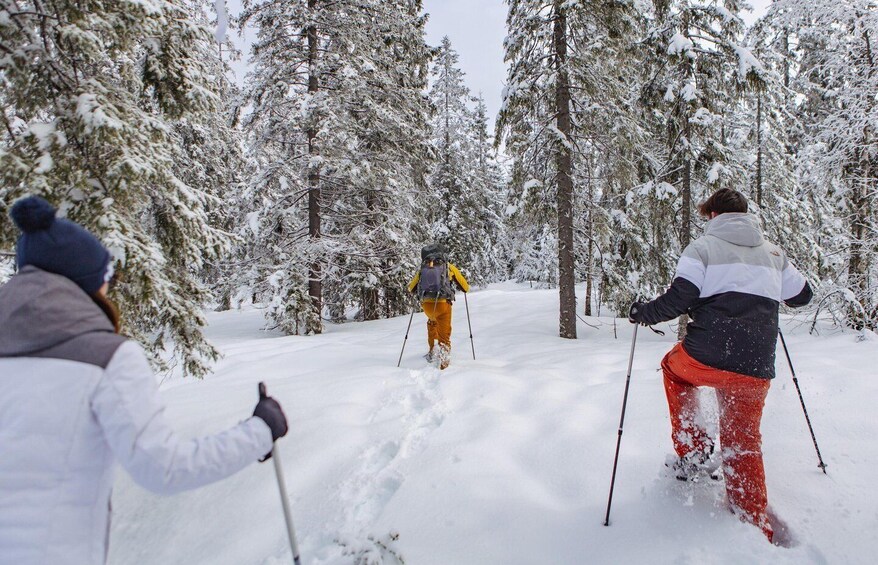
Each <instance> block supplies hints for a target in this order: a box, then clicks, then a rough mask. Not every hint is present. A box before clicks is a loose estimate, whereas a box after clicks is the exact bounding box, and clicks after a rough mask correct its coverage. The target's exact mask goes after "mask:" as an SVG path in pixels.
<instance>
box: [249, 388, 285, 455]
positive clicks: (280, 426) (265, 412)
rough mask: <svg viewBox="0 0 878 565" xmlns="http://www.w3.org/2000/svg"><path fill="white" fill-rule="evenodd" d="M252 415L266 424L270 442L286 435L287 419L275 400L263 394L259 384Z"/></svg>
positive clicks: (263, 390) (263, 389)
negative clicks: (257, 399)
mask: <svg viewBox="0 0 878 565" xmlns="http://www.w3.org/2000/svg"><path fill="white" fill-rule="evenodd" d="M253 415H254V416H256V417H257V418H262V421H263V422H265V423H266V424H268V427H269V428H270V429H271V441H276V440H277V439H278V438H282V437H284V436H285V435H287V430H288V428H287V417H286V416H284V411H283V410H281V407H280V404H278V402H277V400H275V399H273V398H272V397H270V396H268V395H267V394H265V385H264V384H262V383H259V402H258V403H257V404H256V409H255V410H253Z"/></svg>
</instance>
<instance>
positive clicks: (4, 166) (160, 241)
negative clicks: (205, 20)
mask: <svg viewBox="0 0 878 565" xmlns="http://www.w3.org/2000/svg"><path fill="white" fill-rule="evenodd" d="M193 16H194V14H193V13H192V11H191V10H190V9H189V7H188V6H187V5H186V4H184V3H183V2H181V1H179V0H167V1H161V2H158V1H154V0H145V1H143V2H139V3H136V4H132V3H130V2H117V1H112V0H110V1H107V2H100V3H93V2H86V3H82V2H73V1H68V0H59V1H57V2H53V3H51V4H45V3H43V2H34V1H19V0H15V1H13V0H2V1H0V52H2V57H0V81H2V84H3V88H2V89H0V106H2V108H3V111H2V120H3V126H4V127H3V134H2V135H3V138H2V141H0V178H2V183H0V202H2V205H0V214H3V215H5V214H6V213H7V210H8V207H9V206H10V205H11V203H12V201H13V200H14V199H16V198H17V197H19V196H21V195H24V194H27V193H35V194H40V195H42V196H45V197H46V198H48V199H49V200H50V201H51V202H53V203H55V204H56V205H58V206H59V209H60V213H61V214H63V215H66V216H67V217H69V218H71V219H73V220H75V221H77V222H80V223H82V224H84V225H85V226H87V227H88V228H89V229H91V230H93V231H94V232H96V233H97V234H99V235H100V236H101V238H102V239H103V240H104V242H106V243H107V245H108V246H109V247H110V249H111V251H112V253H113V255H114V258H115V260H116V270H117V272H119V273H121V275H122V282H121V284H119V285H118V286H117V287H116V289H115V290H114V291H112V294H111V296H112V298H113V299H114V300H116V301H117V302H118V303H119V306H120V308H121V310H122V312H123V324H124V327H125V331H126V332H128V333H129V334H130V335H132V336H133V337H135V338H136V339H138V340H139V341H141V342H142V343H144V344H146V345H147V346H148V349H149V351H150V352H151V356H152V360H153V362H154V363H155V364H156V365H157V366H159V367H161V368H167V367H168V366H169V360H168V358H167V356H165V355H162V353H163V351H164V350H165V348H169V349H173V351H174V352H175V355H176V358H177V359H179V360H181V361H182V364H183V371H184V373H185V374H190V375H196V376H200V375H203V374H204V373H205V372H206V370H207V363H208V362H209V361H210V360H211V359H213V358H215V357H216V351H215V350H214V349H213V347H211V346H210V345H209V344H208V343H207V342H206V341H205V339H204V337H203V335H202V333H201V327H202V326H203V325H204V318H203V315H202V313H201V305H202V303H203V302H204V301H205V299H206V298H207V292H206V288H205V287H204V286H203V285H202V284H201V283H200V282H199V280H198V278H197V274H198V273H199V272H200V271H201V270H202V269H203V268H204V266H205V264H206V261H213V260H215V259H216V258H217V257H219V256H220V254H221V253H222V252H224V251H225V250H226V249H227V246H228V239H227V238H226V237H225V235H224V234H223V233H222V232H221V231H219V230H217V229H216V228H215V227H214V226H212V225H211V223H210V219H209V217H208V209H209V207H210V205H211V202H212V201H213V197H212V196H211V195H210V194H209V193H208V191H207V190H205V189H204V187H200V186H193V185H191V184H187V182H186V180H185V179H183V178H181V176H180V168H179V167H178V159H179V158H180V156H181V155H182V154H183V150H182V146H181V143H182V140H181V138H180V137H179V135H178V132H177V131H175V129H174V124H176V123H179V122H180V120H183V119H188V118H189V117H194V116H199V115H202V114H204V113H207V112H213V111H214V110H215V109H216V104H217V94H216V85H215V77H214V76H212V74H211V70H210V68H209V64H208V59H209V57H208V56H206V54H207V53H210V52H212V50H213V49H214V48H215V47H214V43H213V37H212V33H211V30H210V29H208V28H207V27H205V26H204V25H202V24H199V23H197V21H196V19H195V18H194V17H193ZM13 237H14V234H13V233H12V228H11V226H10V222H0V240H2V242H3V244H2V246H3V247H11V246H12V241H13Z"/></svg>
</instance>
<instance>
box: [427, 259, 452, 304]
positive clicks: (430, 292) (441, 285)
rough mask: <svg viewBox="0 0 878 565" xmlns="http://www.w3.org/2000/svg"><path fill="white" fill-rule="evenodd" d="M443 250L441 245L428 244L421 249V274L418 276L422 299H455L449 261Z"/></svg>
mask: <svg viewBox="0 0 878 565" xmlns="http://www.w3.org/2000/svg"><path fill="white" fill-rule="evenodd" d="M442 251H443V249H442V247H441V246H439V245H428V246H427V247H424V248H423V249H422V250H421V275H420V277H418V297H419V298H420V299H421V300H424V299H432V300H437V299H439V298H444V299H446V300H449V301H452V300H454V287H452V286H451V278H450V277H449V271H448V262H447V261H446V259H445V255H444V253H442Z"/></svg>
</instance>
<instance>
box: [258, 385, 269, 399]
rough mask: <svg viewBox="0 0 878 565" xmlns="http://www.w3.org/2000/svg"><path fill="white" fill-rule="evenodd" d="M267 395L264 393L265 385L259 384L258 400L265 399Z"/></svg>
mask: <svg viewBox="0 0 878 565" xmlns="http://www.w3.org/2000/svg"><path fill="white" fill-rule="evenodd" d="M266 396H268V394H267V393H266V392H265V383H262V382H260V383H259V398H265V397H266Z"/></svg>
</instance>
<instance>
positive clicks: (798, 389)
mask: <svg viewBox="0 0 878 565" xmlns="http://www.w3.org/2000/svg"><path fill="white" fill-rule="evenodd" d="M777 335H779V336H780V343H781V345H783V352H784V354H785V355H786V356H787V363H789V365H790V373H792V375H793V384H794V385H796V392H798V393H799V402H801V403H802V411H803V412H804V413H805V422H807V423H808V430H809V431H810V432H811V440H812V441H813V442H814V449H815V450H816V451H817V460H818V461H819V462H820V463H819V464H818V465H817V466H818V467H820V468H821V469H822V470H823V474H824V475H826V474H827V473H826V463H824V462H823V457H821V456H820V448H819V447H817V437H816V436H815V435H814V428H813V427H811V418H809V417H808V409H807V408H805V399H804V398H803V397H802V389H801V388H799V379H797V378H796V370H795V369H793V361H792V359H790V351H789V349H787V342H786V340H785V339H784V338H783V332H782V331H780V329H778V330H777Z"/></svg>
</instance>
